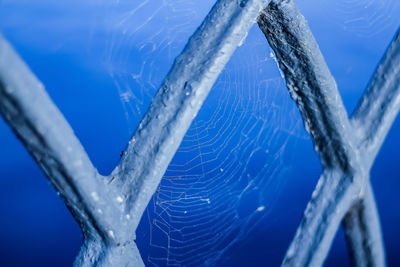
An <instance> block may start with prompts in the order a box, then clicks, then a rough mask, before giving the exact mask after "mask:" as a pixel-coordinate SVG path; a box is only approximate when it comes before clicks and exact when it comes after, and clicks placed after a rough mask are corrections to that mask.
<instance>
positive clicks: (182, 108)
mask: <svg viewBox="0 0 400 267" xmlns="http://www.w3.org/2000/svg"><path fill="white" fill-rule="evenodd" d="M270 2H271V1H270V0H218V1H217V3H216V4H215V5H214V6H213V8H212V9H211V11H210V13H209V14H208V15H207V17H206V18H205V20H204V21H203V23H202V24H201V26H200V27H199V28H198V29H197V30H196V32H195V33H194V34H193V35H192V37H191V38H190V39H189V41H188V43H187V45H186V47H185V49H184V50H183V51H182V53H181V54H180V55H179V56H178V57H177V58H176V60H175V62H174V65H173V66H172V68H171V70H170V72H169V73H168V75H167V76H166V78H165V80H164V81H163V83H162V84H161V86H160V89H159V91H158V93H157V94H156V96H155V97H154V99H153V101H152V103H151V105H150V107H149V109H148V111H147V113H146V114H145V116H144V117H143V119H142V121H141V123H140V125H139V127H138V128H137V130H136V132H135V134H134V136H133V138H132V139H131V141H130V142H129V144H128V146H127V149H126V150H125V152H124V154H123V156H122V159H121V161H120V163H119V164H118V166H116V168H115V169H114V171H113V172H112V173H111V174H110V175H109V176H106V177H105V176H102V175H100V174H99V173H98V172H97V170H96V169H95V167H94V166H93V165H92V163H91V161H90V159H89V157H88V156H87V154H86V152H85V151H84V148H83V147H82V145H81V144H80V142H79V140H78V139H77V138H76V136H75V135H74V133H73V130H72V129H71V127H70V126H69V124H68V122H67V121H66V120H65V118H64V117H63V115H62V114H61V112H60V111H59V110H58V108H57V107H56V106H55V104H54V103H53V102H52V101H51V99H50V98H49V96H48V95H47V93H46V91H45V90H44V87H43V86H42V84H41V83H40V82H39V81H38V79H37V78H36V77H35V76H34V75H33V74H32V73H31V71H30V70H29V68H28V67H27V66H26V65H25V63H24V62H23V61H22V60H21V59H20V58H19V56H18V55H17V54H16V53H15V51H14V50H13V49H12V47H11V46H10V45H9V44H8V42H7V41H6V40H4V39H3V38H2V37H1V36H0V113H1V115H2V116H3V118H4V119H5V121H6V122H7V123H8V124H9V125H10V127H11V128H12V130H13V131H14V132H15V134H16V135H17V136H18V137H19V138H20V139H21V141H22V142H23V144H24V145H25V147H26V148H27V150H28V151H29V153H30V154H31V155H32V157H33V158H34V159H35V160H36V162H37V163H38V165H39V166H40V167H41V168H42V169H43V171H44V172H45V174H46V176H47V177H48V179H49V181H50V182H51V183H52V184H53V186H54V187H55V188H56V190H57V191H58V192H59V193H60V195H61V197H62V198H63V200H64V202H65V203H66V205H67V206H68V208H69V209H70V210H71V212H72V214H73V215H74V217H75V219H76V220H77V221H78V222H79V224H80V226H81V228H82V231H83V233H84V238H85V241H84V244H83V247H82V250H81V253H80V255H79V256H78V258H77V260H76V261H75V264H76V265H79V266H92V265H96V266H142V265H143V262H142V259H141V257H140V253H139V251H138V249H137V247H136V244H135V242H134V239H135V231H136V228H137V225H138V223H139V220H140V218H141V216H142V214H143V211H144V210H145V208H146V206H147V204H148V202H149V200H150V198H151V196H152V195H153V193H154V192H155V190H156V188H157V186H158V184H159V182H160V180H161V177H162V176H163V174H164V172H165V170H166V168H167V166H168V164H169V162H170V161H171V159H172V157H173V155H174V154H175V151H176V150H177V148H178V146H179V144H180V142H181V141H182V138H183V136H184V135H185V132H186V131H187V129H188V128H189V126H190V124H191V122H192V120H193V119H194V117H195V116H196V114H197V112H198V111H199V109H200V107H201V105H202V103H203V102H204V100H205V98H206V97H207V95H208V92H209V91H210V89H211V87H212V85H213V84H214V82H215V80H216V79H217V77H218V75H219V74H220V72H221V71H222V69H223V68H224V66H225V64H226V63H227V62H228V60H229V58H230V57H231V55H232V54H233V52H234V50H235V49H236V47H237V46H238V45H239V44H240V43H241V42H242V41H243V39H244V38H245V36H246V33H247V32H248V30H249V29H250V27H251V26H252V25H253V23H254V21H255V20H256V18H257V17H258V15H259V14H260V12H261V15H260V17H259V21H258V22H259V26H260V28H261V30H262V31H263V32H264V34H265V35H266V37H267V39H268V41H269V43H270V45H271V47H272V48H273V49H274V51H275V53H276V55H277V58H278V60H279V64H280V68H281V69H282V70H283V72H284V73H285V76H286V81H287V85H288V88H289V90H290V92H291V94H292V97H293V98H294V99H295V100H296V102H297V104H298V105H299V107H300V111H301V113H302V116H303V118H304V121H305V125H306V128H307V129H308V130H309V132H310V133H311V135H312V136H313V140H314V144H315V147H316V150H317V151H318V153H319V156H320V158H321V161H322V164H323V166H324V173H323V174H322V176H321V179H320V182H319V183H318V186H317V189H316V190H315V192H314V194H313V198H312V200H311V202H310V203H309V205H308V207H307V209H306V212H305V216H304V218H303V220H302V223H301V225H300V227H299V229H298V231H297V234H296V237H295V239H294V241H293V242H292V245H291V247H290V248H289V250H288V252H287V255H286V258H285V260H284V265H299V266H305V265H307V266H309V265H320V264H322V262H323V260H324V258H325V256H326V254H327V252H328V249H329V247H330V244H331V242H332V239H333V237H334V234H335V232H336V230H337V228H338V226H339V223H340V221H341V220H342V218H343V217H345V219H344V225H345V227H346V230H347V235H348V239H349V243H350V247H351V248H352V254H353V258H354V259H355V260H354V263H355V264H356V265H376V266H381V265H384V264H385V260H384V251H383V245H382V240H381V236H380V229H379V220H378V215H377V212H376V207H375V202H374V199H373V195H372V190H371V187H370V184H369V179H368V173H369V169H370V167H371V164H372V162H373V159H374V157H375V155H376V154H377V152H378V150H379V147H380V145H381V144H382V142H383V140H384V138H385V136H386V134H387V132H388V130H389V128H390V125H391V124H392V122H393V120H394V118H395V116H396V114H397V112H398V110H399V107H400V97H399V90H400V89H399V88H400V84H399V83H400V78H399V73H400V67H399V64H398V63H399V62H400V40H399V39H400V38H399V34H397V36H396V38H395V39H394V41H393V43H392V45H391V47H390V48H389V49H388V51H387V53H386V55H385V57H384V59H383V60H382V62H381V65H380V67H379V68H378V69H377V71H376V74H375V76H374V78H373V79H372V81H371V84H370V86H369V88H368V89H367V91H366V93H365V94H364V96H363V98H362V100H361V101H360V104H359V106H358V109H357V110H356V112H355V113H354V115H353V118H352V120H351V121H349V120H348V117H347V113H346V110H345V109H344V107H343V104H342V101H341V99H340V96H339V93H338V91H337V87H336V83H335V80H334V79H333V77H332V76H331V74H330V72H329V69H328V67H327V66H326V64H325V62H324V59H323V57H322V55H321V53H320V51H319V49H318V45H317V44H316V42H315V40H314V38H313V36H312V34H311V31H310V30H309V29H308V26H307V22H306V21H305V19H304V18H303V16H302V15H301V14H300V12H299V10H298V9H297V7H296V5H295V4H294V2H293V1H291V0H282V1H278V0H274V1H272V2H271V3H270ZM268 4H270V5H269V6H268ZM267 6H268V7H267ZM266 7H267V8H266ZM263 8H266V9H265V10H264V11H262V10H263Z"/></svg>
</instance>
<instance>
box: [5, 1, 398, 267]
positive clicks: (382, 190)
mask: <svg viewBox="0 0 400 267" xmlns="http://www.w3.org/2000/svg"><path fill="white" fill-rule="evenodd" d="M55 2H56V3H55ZM199 2H200V1H199ZM329 2H332V1H327V0H325V1H305V0H304V1H298V3H299V6H300V8H301V10H302V12H303V14H304V15H305V17H306V18H307V19H308V20H309V23H310V27H311V29H312V30H313V32H314V34H315V36H316V39H317V41H318V43H319V44H320V47H321V50H322V52H323V54H324V56H325V58H326V60H327V63H328V65H329V67H330V68H331V71H332V73H333V75H334V77H335V78H336V80H337V83H338V86H339V90H340V92H341V95H342V97H343V101H344V103H345V105H346V107H347V109H348V111H349V112H351V110H352V109H353V108H354V106H355V104H356V102H357V99H358V98H359V96H360V95H361V94H362V91H363V89H364V88H365V87H366V85H367V83H368V80H369V78H370V77H371V75H372V73H373V71H374V69H375V67H376V65H377V63H378V62H379V60H380V58H381V56H382V55H383V53H384V51H385V49H386V47H387V45H388V44H389V42H390V40H391V39H392V37H393V35H394V33H395V31H396V29H397V27H398V26H399V25H400V20H399V17H398V14H400V7H399V3H398V1H397V0H386V1H380V0H368V1H364V0H353V1H335V3H329ZM212 4H213V1H211V0H209V1H201V3H196V1H178V0H175V1H170V2H169V3H167V4H166V3H165V2H164V3H162V1H156V0H151V1H144V2H142V1H115V2H113V1H107V2H106V1H101V0H99V1H94V0H91V1H81V2H78V1H50V0H41V1H28V0H26V1H24V0H18V1H4V0H3V1H0V29H1V31H2V33H3V34H4V35H5V36H6V38H7V39H9V41H10V42H11V43H12V44H13V46H14V47H15V48H16V50H17V51H18V52H19V53H20V55H21V56H22V57H23V59H24V60H25V61H26V62H27V64H28V65H29V67H30V68H31V69H32V71H33V72H34V73H35V74H36V75H37V76H38V78H39V79H40V80H41V81H42V82H43V83H44V85H45V86H46V88H47V90H48V92H49V94H50V96H51V97H52V99H53V100H54V102H55V103H56V104H57V106H58V107H59V108H60V110H61V111H62V112H63V114H64V115H65V117H66V118H67V120H68V121H69V122H70V124H71V126H72V127H73V129H74V131H75V133H76V135H77V136H78V138H79V139H80V140H81V142H82V144H83V145H84V147H85V149H86V151H87V152H88V154H89V156H90V157H91V159H92V161H93V163H94V164H95V166H96V167H97V168H98V169H99V171H100V172H101V173H102V174H108V173H109V172H110V171H111V170H112V169H113V167H114V166H115V164H116V163H117V162H118V160H119V155H120V151H121V150H123V149H124V147H125V145H126V143H127V142H128V140H129V138H130V136H131V135H132V133H133V130H134V129H135V127H136V125H137V123H138V121H139V119H140V117H141V116H142V114H143V112H145V110H146V106H147V105H148V103H149V101H150V100H151V96H152V95H154V93H155V92H156V89H157V86H158V85H159V84H160V82H161V80H162V78H163V77H164V76H165V74H166V73H167V71H168V69H169V67H170V66H171V64H172V62H173V58H174V57H175V56H176V55H178V54H179V52H180V51H181V50H182V48H183V46H184V44H185V42H186V40H187V38H188V37H189V36H190V34H191V33H192V32H193V31H194V30H195V29H196V27H197V26H198V25H199V24H200V22H201V21H202V19H203V18H204V16H205V15H206V14H207V12H208V10H209V9H210V7H211V6H212ZM137 7H138V10H139V12H137V11H135V8H137ZM149 17H150V19H148V18H149ZM256 72H257V74H255V73H256ZM264 89H265V90H264ZM254 90H255V91H254ZM254 92H257V95H254ZM264 100H265V101H264ZM232 103H238V106H235V107H230V106H232ZM244 106H246V109H244V108H243V107H244ZM216 107H222V108H221V110H228V111H227V112H225V113H224V112H220V111H218V112H217V111H216V110H217V108H216ZM227 107H228V108H227ZM229 107H230V108H229ZM218 110H219V109H218ZM216 114H217V115H216ZM213 116H214V117H216V118H218V119H215V120H214V119H213V120H209V119H208V118H209V117H213ZM214 117H213V118H214ZM223 122H231V123H229V124H228V125H226V124H224V123H223ZM260 123H261V124H262V126H257V125H259V124H260ZM209 125H213V127H211V128H210V127H209ZM257 127H259V128H260V129H263V130H257V129H258V128H257ZM225 128H228V129H230V130H232V131H223V129H225ZM205 129H206V130H205ZM254 129H255V130H254ZM264 130H265V131H264ZM205 132H206V133H205ZM231 133H232V134H231ZM399 134H400V121H399V120H396V122H395V123H394V125H393V128H392V130H391V131H390V133H389V135H388V137H387V138H386V141H385V143H384V145H383V147H382V149H381V151H380V153H379V155H378V157H377V160H376V161H375V164H374V167H373V169H372V173H371V179H372V184H373V189H374V192H375V196H376V200H377V205H378V209H379V213H380V217H381V223H382V228H383V235H384V239H385V244H386V249H387V258H388V263H389V265H390V266H399V265H400V255H399V254H398V253H397V251H398V250H399V249H400V231H399V230H398V225H399V223H400V202H399V196H398V193H397V192H398V188H400V179H399V178H400V175H399V173H398V171H397V170H398V168H397V167H398V165H397V164H398V163H399V160H400V158H399V156H398V153H397V151H398V149H399V148H400V139H399V138H398V136H399ZM193 136H195V137H193ZM244 136H245V137H244ZM213 137H216V138H213ZM210 140H213V141H215V142H213V143H214V144H216V145H215V147H213V149H210V147H209V146H207V145H206V144H207V142H208V141H210ZM226 140H229V142H228V141H226ZM225 141H226V142H225ZM195 143H198V144H197V145H193V144H195ZM200 143H201V144H200ZM237 144H239V148H237ZM0 147H1V149H0V265H1V266H70V265H71V264H72V262H73V260H74V258H75V257H76V255H77V253H78V251H79V248H80V244H81V238H82V237H81V233H80V230H79V227H78V225H77V224H76V223H75V221H74V219H73V218H72V216H71V215H70V214H69V212H68V210H67V209H66V208H65V207H64V205H63V203H62V201H61V200H60V199H59V198H58V196H57V195H56V193H55V192H54V190H53V188H52V187H51V186H50V185H49V184H48V182H47V180H46V178H45V177H44V175H43V174H42V172H41V171H40V170H39V168H38V167H37V166H36V165H35V163H34V162H33V160H32V159H31V158H30V157H29V155H28V154H27V153H26V151H25V150H24V148H23V146H22V145H21V144H20V142H19V141H18V140H17V139H16V138H15V137H14V135H13V133H12V132H11V131H10V129H9V128H8V127H7V125H6V124H5V123H4V122H3V121H0ZM191 147H195V149H194V150H190V149H188V148H191ZM218 148H219V149H218ZM186 150H187V151H186ZM182 151H183V152H182ZM185 151H186V152H185ZM196 160H200V162H199V163H196ZM188 161H190V164H192V165H191V166H192V167H193V168H189V167H182V166H187V165H182V164H183V163H185V162H186V163H187V162H188ZM233 166H242V167H238V168H236V169H235V168H234V167H233ZM224 169H225V170H227V171H226V172H227V173H228V174H226V175H225V174H224V175H222V174H219V173H218V170H221V172H223V171H224ZM182 170H183V171H185V175H183V176H182V175H180V174H178V173H180V171H182ZM320 171H321V167H320V164H319V161H318V158H317V157H316V155H315V153H314V152H313V149H312V143H311V140H310V138H309V137H308V134H307V133H306V132H305V131H304V129H303V128H302V122H301V118H300V115H299V114H298V112H297V109H296V107H295V105H294V104H293V103H292V101H291V99H290V98H289V95H288V93H287V91H286V89H285V87H284V82H283V81H282V78H281V77H280V73H279V70H278V69H277V67H276V63H275V62H274V61H273V59H272V58H271V56H270V51H269V49H268V45H267V43H266V41H265V40H264V38H263V36H262V34H261V33H260V31H259V30H258V28H257V27H254V28H252V29H251V31H250V33H249V36H248V38H247V40H246V41H245V43H244V44H243V45H242V46H241V47H239V48H238V51H237V52H236V53H235V55H234V56H233V58H232V60H231V62H230V63H229V64H228V66H227V68H226V70H224V72H223V74H222V78H220V79H219V80H218V81H217V83H216V85H215V87H214V88H213V91H212V93H211V94H210V96H209V98H208V99H207V101H206V103H205V104H204V107H203V109H202V111H201V112H200V113H199V115H198V117H197V118H196V120H195V121H194V123H193V125H192V127H191V129H190V130H189V132H188V135H187V136H186V137H185V139H184V141H183V143H182V147H181V149H180V152H178V154H177V156H176V157H175V158H174V160H173V165H172V166H171V167H170V168H169V169H168V171H167V174H166V176H167V177H166V178H165V179H164V180H163V182H162V185H164V186H165V187H168V184H170V183H172V184H173V182H174V181H175V180H174V179H175V178H176V177H178V178H182V177H185V179H184V181H183V182H182V184H180V185H179V186H176V184H175V186H173V187H171V188H172V189H171V190H168V191H167V192H169V193H170V195H171V196H169V197H171V199H176V198H174V193H176V192H180V193H181V192H182V191H185V190H189V189H187V188H190V190H191V191H190V194H192V195H193V196H196V199H197V197H198V196H202V197H203V195H202V194H203V193H204V192H207V194H206V196H205V195H204V197H207V199H211V201H212V203H211V204H210V203H208V204H210V206H207V207H205V206H200V208H199V209H196V208H194V206H192V205H191V204H190V203H189V202H185V200H178V201H176V202H174V203H178V204H179V205H176V206H175V210H174V212H176V213H177V215H176V216H177V217H176V218H178V217H179V216H182V214H187V213H189V214H190V213H191V212H192V213H196V212H198V213H199V214H201V215H202V216H203V214H208V215H210V218H212V217H215V216H217V217H218V216H220V217H218V218H219V219H220V220H221V221H220V222H218V223H221V225H222V223H226V228H227V229H228V230H225V229H224V233H225V235H224V236H222V237H221V239H220V240H223V242H221V244H218V246H214V244H213V243H214V242H216V238H215V237H206V236H205V235H204V240H202V241H196V242H199V243H198V244H200V242H202V243H201V244H202V245H201V246H199V248H198V250H195V251H193V250H192V249H190V241H189V239H190V238H189V237H185V235H184V234H190V233H189V232H190V231H194V232H197V233H201V229H202V227H203V228H204V229H210V227H211V226H210V225H208V224H207V222H206V223H205V224H204V225H203V226H201V225H195V226H193V225H190V227H188V228H185V227H182V228H181V230H180V231H179V233H180V234H181V235H182V236H183V237H181V239H182V240H184V241H185V247H179V246H178V245H173V246H172V245H168V243H167V242H168V241H166V239H165V238H166V236H165V233H164V232H157V230H154V228H155V227H154V225H155V223H154V222H155V220H156V221H157V220H160V218H164V219H166V220H167V221H168V222H169V224H170V226H174V227H176V226H177V225H179V224H180V223H181V224H182V223H183V224H185V222H184V221H185V220H183V222H176V221H173V220H171V219H173V218H174V216H175V215H173V214H172V213H170V214H169V215H168V216H167V217H166V218H165V217H163V216H164V215H163V213H162V212H159V209H161V210H163V207H165V206H163V205H169V204H160V202H159V201H158V200H160V199H161V200H166V199H168V197H166V196H163V194H162V193H163V192H164V191H163V190H164V189H162V188H161V189H160V190H159V191H158V193H157V194H156V196H155V197H154V199H153V200H152V202H151V203H150V205H149V209H148V210H147V211H146V213H145V215H144V216H143V220H142V222H141V225H140V226H139V229H138V233H137V236H138V245H139V249H140V250H141V252H142V257H143V259H144V260H145V262H146V263H148V264H149V265H151V264H153V265H159V266H166V265H167V263H169V264H172V263H174V262H175V260H176V262H177V263H180V264H181V265H189V264H192V265H200V263H201V262H204V260H202V259H203V258H201V256H199V254H201V253H202V252H204V255H205V256H207V258H211V259H212V261H209V263H210V264H212V265H218V266H278V265H279V263H280V261H281V259H282V258H283V256H284V253H285V251H286V249H287V247H288V245H289V243H290V240H291V238H292V237H293V235H294V232H295V230H296V228H297V226H298V223H299V221H300V218H301V215H302V212H303V210H304V208H305V206H306V204H307V201H308V200H309V198H310V196H311V193H312V190H313V188H314V186H315V185H316V182H317V179H318V177H319V174H320ZM229 172H230V173H229ZM244 173H247V178H243V177H244V176H243V174H244ZM253 176H254V177H253ZM168 177H173V178H168ZM174 177H175V178H174ZM193 177H200V179H202V180H201V181H203V182H205V183H210V184H212V181H218V183H217V182H216V184H212V185H211V186H210V187H207V188H206V189H204V188H200V189H198V190H197V189H196V188H198V187H194V188H191V187H190V185H191V184H193V183H195V184H197V183H198V181H199V180H196V181H194V180H193V179H194V178H193ZM215 177H219V178H218V179H217V178H215ZM171 179H172V180H171ZM196 179H197V178H196ZM251 180H254V181H256V182H255V183H257V186H254V185H251V186H252V187H251V188H252V189H251V191H250V192H251V193H247V192H248V191H246V190H244V189H243V188H246V186H247V185H250V184H251V183H250V182H251ZM224 181H225V182H227V181H228V182H229V183H224ZM237 181H239V182H237ZM258 183H259V184H258ZM232 184H233V185H235V187H233V185H232ZM196 190H197V191H196ZM238 192H239V193H240V192H245V193H243V194H241V195H240V196H241V197H240V198H238V197H237V196H236V193H238ZM260 192H261V193H260ZM221 196H224V197H223V198H221ZM187 200H188V199H186V201H187ZM203 200H204V199H203ZM214 200H215V202H214ZM167 203H168V202H167ZM213 203H223V204H221V205H219V206H218V207H217V206H213ZM258 207H262V209H263V210H262V211H260V212H257V211H256V210H257V208H258ZM167 208H171V206H168V207H167ZM231 212H232V214H233V215H232V214H231ZM221 214H222V215H221ZM231 215H232V216H231ZM187 216H189V215H187ZM190 218H193V217H190ZM186 224H187V225H186V226H188V225H189V223H188V222H186ZM160 229H162V227H161V228H160ZM168 229H169V230H170V229H172V227H168ZM183 229H189V230H187V231H188V232H187V233H186V232H185V231H186V230H183ZM173 235H174V233H173V232H171V233H169V234H168V235H167V236H173ZM167 240H168V238H167ZM169 241H171V240H169ZM203 241H204V242H203ZM193 245H195V243H193ZM160 248H161V249H160ZM216 251H217V252H218V253H215V252H216ZM348 264H349V262H348V255H347V252H346V246H345V241H344V237H343V233H342V231H341V230H339V232H338V235H337V237H336V239H335V242H334V244H333V246H332V249H331V252H330V254H329V257H328V260H327V262H326V266H346V265H348ZM177 265H179V264H177Z"/></svg>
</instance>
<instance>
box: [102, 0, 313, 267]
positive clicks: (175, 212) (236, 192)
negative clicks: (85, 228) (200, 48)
mask: <svg viewBox="0 0 400 267" xmlns="http://www.w3.org/2000/svg"><path fill="white" fill-rule="evenodd" d="M213 2H214V1H207V2H203V3H201V4H199V3H198V2H197V1H187V0H185V1H179V0H178V1H169V2H164V1H145V2H136V3H132V2H123V3H121V2H120V3H118V5H116V7H115V9H114V12H115V13H114V14H113V15H112V17H113V18H114V19H115V21H114V22H113V23H112V25H113V27H114V26H115V27H116V28H113V29H110V32H111V36H112V37H109V38H106V39H107V40H111V41H110V42H108V44H107V47H108V52H107V53H106V60H107V65H109V66H110V75H111V76H112V77H113V79H114V81H115V85H116V87H117V88H118V90H119V92H120V96H121V102H122V104H123V105H124V108H125V114H126V116H127V121H128V126H129V128H130V129H131V131H132V130H133V129H134V127H135V126H136V125H137V123H138V120H139V119H140V118H141V117H142V115H143V113H144V112H145V110H146V107H147V105H148V103H149V102H150V101H151V99H152V96H153V95H154V94H155V92H156V90H157V89H158V86H159V84H160V83H161V81H162V78H163V77H164V76H165V75H166V73H167V71H168V69H169V68H170V66H171V65H172V62H173V59H174V58H175V57H176V56H177V55H178V53H179V52H180V51H181V50H182V48H183V46H184V45H185V43H186V41H187V39H188V37H189V36H190V35H191V34H192V33H193V32H194V30H195V29H196V28H197V27H198V25H200V23H201V21H202V20H203V18H204V16H205V15H206V13H207V12H208V10H209V9H210V8H211V6H212V4H213ZM297 138H308V137H307V135H306V134H305V133H304V131H303V130H302V122H301V119H300V117H299V115H298V112H297V108H296V107H295V105H294V104H293V103H292V101H291V100H290V98H289V96H288V94H287V90H286V87H285V83H284V80H283V78H282V74H281V73H280V72H279V70H278V68H277V64H276V62H275V59H274V55H273V53H272V52H271V51H270V50H269V48H268V45H267V43H266V41H265V37H264V36H263V35H262V33H261V32H260V31H259V29H258V27H256V26H254V28H253V29H251V31H250V32H249V34H248V36H247V39H246V40H245V41H244V42H243V44H241V45H240V47H238V49H237V51H236V52H235V54H234V56H233V57H232V58H231V60H230V62H229V63H228V65H227V67H226V68H225V70H224V71H223V72H222V74H221V75H220V77H219V79H218V80H217V82H216V83H215V85H214V86H213V88H212V90H211V93H210V95H209V96H208V99H207V100H206V102H205V103H204V105H203V107H202V109H201V111H200V112H199V114H198V115H197V117H196V118H195V120H194V121H193V123H192V125H191V127H190V129H189V130H188V132H187V134H186V136H185V138H184V140H183V142H182V144H181V146H180V148H179V150H178V151H177V153H176V155H175V157H174V158H173V160H172V162H171V164H170V165H169V167H168V169H167V172H166V173H165V176H164V177H163V179H162V181H161V184H160V186H159V188H158V190H157V192H156V193H155V195H154V197H153V199H152V201H151V203H150V204H149V206H148V209H147V211H146V214H145V215H144V216H143V220H142V222H141V225H140V228H139V230H138V231H137V235H138V237H137V238H138V245H139V248H140V249H141V251H142V257H143V258H144V260H145V262H146V263H148V264H150V265H154V266H195V265H201V264H205V265H215V264H216V263H217V262H218V261H219V260H220V259H221V258H223V255H224V253H225V252H226V251H227V250H228V249H229V248H230V247H231V246H233V245H235V244H237V243H238V242H239V241H241V240H245V239H246V238H247V237H248V236H249V235H250V234H251V233H252V230H253V229H255V228H257V227H258V226H259V224H260V222H262V221H265V220H267V221H268V216H269V214H270V211H271V210H272V209H273V208H274V202H275V201H276V200H277V198H278V196H279V192H280V190H281V187H282V186H284V184H285V182H286V179H287V175H285V174H286V173H287V171H288V170H289V169H290V166H291V165H292V164H291V157H290V148H291V147H289V149H288V146H287V144H288V143H291V142H293V140H296V139H297ZM264 223H265V222H264Z"/></svg>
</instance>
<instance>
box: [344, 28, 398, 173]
mask: <svg viewBox="0 0 400 267" xmlns="http://www.w3.org/2000/svg"><path fill="white" fill-rule="evenodd" d="M399 62H400V28H399V29H398V30H397V33H396V34H395V36H394V38H393V40H392V42H391V44H390V45H389V47H388V49H387V51H386V52H385V55H384V56H383V58H382V59H381V62H380V64H379V66H378V67H377V69H376V71H375V73H374V75H373V77H372V79H371V81H370V83H369V85H368V87H367V89H366V91H365V93H364V94H363V96H362V97H361V99H360V101H359V103H358V105H357V107H356V109H355V111H354V113H353V115H352V124H353V125H354V127H353V128H354V129H358V133H357V134H358V136H359V138H358V140H359V141H360V142H359V144H358V146H359V147H360V148H362V150H363V154H366V155H368V158H367V159H366V160H367V163H368V164H369V165H370V166H371V165H372V163H373V161H374V159H375V157H376V155H377V153H378V151H379V149H380V147H381V145H382V143H383V141H384V140H385V137H386V135H387V133H388V131H389V129H390V127H391V126H392V124H393V121H394V119H395V118H396V116H397V114H398V113H399V110H400V64H399Z"/></svg>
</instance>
